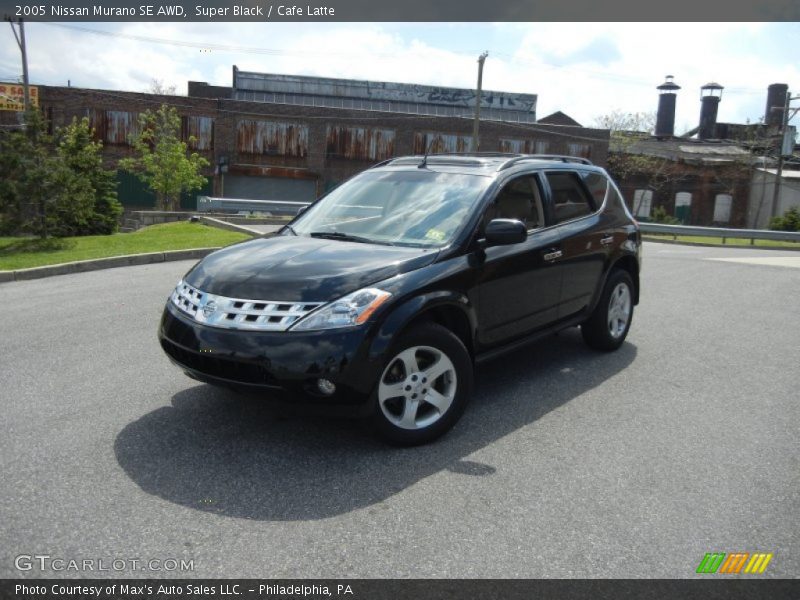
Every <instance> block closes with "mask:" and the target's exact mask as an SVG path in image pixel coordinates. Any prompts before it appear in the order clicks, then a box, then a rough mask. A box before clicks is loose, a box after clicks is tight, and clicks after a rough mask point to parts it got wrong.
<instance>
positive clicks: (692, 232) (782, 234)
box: [639, 222, 800, 246]
mask: <svg viewBox="0 0 800 600" xmlns="http://www.w3.org/2000/svg"><path fill="white" fill-rule="evenodd" d="M639 229H640V230H641V232H642V233H665V234H668V235H670V234H671V235H673V236H676V237H677V236H679V235H685V236H695V237H696V236H703V237H719V238H722V243H723V244H724V243H725V240H726V239H727V238H740V239H746V240H750V245H751V246H753V245H755V240H780V241H787V242H800V231H773V230H771V229H728V228H727V227H695V226H693V225H665V224H663V223H641V222H640V223H639Z"/></svg>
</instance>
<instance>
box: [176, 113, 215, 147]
mask: <svg viewBox="0 0 800 600" xmlns="http://www.w3.org/2000/svg"><path fill="white" fill-rule="evenodd" d="M189 138H194V140H193V141H189ZM181 139H183V140H184V141H185V142H186V145H187V146H188V147H189V148H190V149H191V150H211V149H212V148H213V147H214V119H213V118H211V117H181Z"/></svg>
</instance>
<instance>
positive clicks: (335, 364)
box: [158, 302, 380, 404]
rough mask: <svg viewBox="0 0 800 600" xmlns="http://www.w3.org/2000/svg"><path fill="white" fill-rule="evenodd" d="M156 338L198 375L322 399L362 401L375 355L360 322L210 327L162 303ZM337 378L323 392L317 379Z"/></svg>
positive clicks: (374, 374)
mask: <svg viewBox="0 0 800 600" xmlns="http://www.w3.org/2000/svg"><path fill="white" fill-rule="evenodd" d="M158 338H159V341H160V343H161V347H162V348H163V349H164V352H166V354H167V356H169V358H170V359H171V360H172V362H174V363H175V364H176V365H177V366H178V367H180V368H181V369H183V371H184V372H185V373H186V374H187V375H189V376H190V377H193V378H194V379H198V380H200V381H204V382H207V383H212V384H216V385H225V386H228V387H232V388H237V389H243V390H249V391H261V392H263V391H267V392H273V393H274V394H275V395H286V394H287V393H288V396H291V397H292V398H302V399H306V400H310V401H320V402H324V403H326V404H330V403H336V404H364V403H365V402H366V400H367V398H368V397H369V394H370V393H371V392H372V390H373V388H374V387H375V385H376V383H377V379H378V375H379V372H380V371H379V369H380V359H379V358H376V357H373V358H372V359H370V358H369V346H370V339H371V338H370V333H369V329H367V328H365V327H353V328H347V329H338V330H337V329H334V330H327V331H311V332H293V331H248V330H233V329H222V328H216V327H209V326H207V325H203V324H200V323H197V322H196V321H193V320H191V319H190V318H189V317H186V316H184V315H183V314H182V313H181V312H180V311H179V310H178V309H177V308H176V307H175V306H173V305H172V303H171V302H168V303H167V306H166V308H165V309H164V314H163V316H162V318H161V325H160V326H159V331H158ZM319 378H325V379H328V380H330V381H332V382H333V383H335V384H336V392H335V393H334V394H332V395H329V396H326V395H323V394H322V393H321V392H319V390H318V389H317V380H318V379H319Z"/></svg>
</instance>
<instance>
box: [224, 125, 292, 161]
mask: <svg viewBox="0 0 800 600" xmlns="http://www.w3.org/2000/svg"><path fill="white" fill-rule="evenodd" d="M236 149H237V150H238V151H239V152H242V153H244V154H271V155H279V156H295V157H305V156H308V127H307V126H306V125H299V124H297V123H279V122H275V121H251V120H242V121H239V123H238V126H237V144H236Z"/></svg>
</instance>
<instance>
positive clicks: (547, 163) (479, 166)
mask: <svg viewBox="0 0 800 600" xmlns="http://www.w3.org/2000/svg"><path fill="white" fill-rule="evenodd" d="M568 163H569V164H571V165H573V166H577V165H582V166H593V165H592V163H591V161H589V160H587V159H585V158H581V157H577V156H562V155H558V154H517V153H505V152H452V153H444V154H428V155H414V156H401V157H398V158H390V159H388V160H385V161H383V162H381V163H378V164H377V165H375V166H374V167H373V168H377V167H418V168H419V167H427V168H434V169H435V168H436V167H439V168H454V167H455V168H457V169H458V170H459V171H462V170H466V171H472V172H479V173H481V174H485V175H488V174H491V173H496V172H498V171H505V170H506V169H509V168H511V167H514V166H519V165H527V164H530V165H531V166H533V165H535V166H536V167H556V166H560V167H563V166H564V165H565V164H568ZM462 172H463V171H462Z"/></svg>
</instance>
